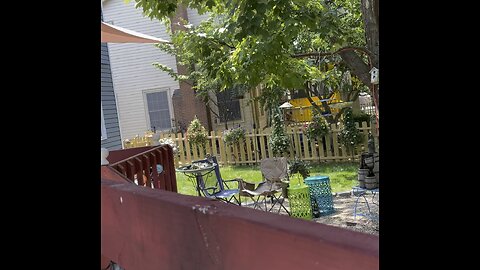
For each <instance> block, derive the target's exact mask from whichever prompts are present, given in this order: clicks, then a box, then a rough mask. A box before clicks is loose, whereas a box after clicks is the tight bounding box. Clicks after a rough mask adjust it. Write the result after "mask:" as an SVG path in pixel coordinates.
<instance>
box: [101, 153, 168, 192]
mask: <svg viewBox="0 0 480 270" xmlns="http://www.w3.org/2000/svg"><path fill="white" fill-rule="evenodd" d="M107 160H108V161H109V162H110V165H109V166H110V167H111V168H113V169H115V170H116V171H118V172H119V173H120V174H122V175H123V176H125V177H126V179H128V180H130V181H131V182H135V181H136V182H137V183H138V185H139V186H147V187H152V186H153V188H156V189H163V190H167V191H173V192H177V180H176V176H175V165H174V157H173V151H172V148H171V147H170V146H169V145H161V146H146V147H139V148H131V149H125V150H116V151H111V152H110V153H109V155H108V157H107ZM157 165H161V166H162V167H163V171H162V172H160V173H159V172H158V171H157Z"/></svg>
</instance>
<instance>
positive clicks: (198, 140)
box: [187, 116, 208, 146]
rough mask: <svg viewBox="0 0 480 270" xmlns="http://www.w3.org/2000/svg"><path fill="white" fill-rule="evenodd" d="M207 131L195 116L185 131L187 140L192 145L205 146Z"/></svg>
mask: <svg viewBox="0 0 480 270" xmlns="http://www.w3.org/2000/svg"><path fill="white" fill-rule="evenodd" d="M207 136H208V134H207V130H206V129H205V127H203V126H202V124H201V123H200V120H198V118H197V116H195V118H194V119H193V120H192V122H190V125H189V126H188V129H187V140H188V142H189V143H190V144H192V145H199V146H205V144H206V143H207Z"/></svg>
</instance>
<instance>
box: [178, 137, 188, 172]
mask: <svg viewBox="0 0 480 270" xmlns="http://www.w3.org/2000/svg"><path fill="white" fill-rule="evenodd" d="M175 142H176V143H177V145H178V151H179V152H180V163H182V165H185V164H187V162H186V158H185V149H184V147H183V138H182V133H178V134H177V139H176V140H175Z"/></svg>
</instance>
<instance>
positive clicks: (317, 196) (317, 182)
mask: <svg viewBox="0 0 480 270" xmlns="http://www.w3.org/2000/svg"><path fill="white" fill-rule="evenodd" d="M305 184H307V185H308V187H309V190H310V198H311V199H312V200H311V204H312V208H313V207H315V206H317V207H318V210H319V212H320V215H328V214H331V213H333V212H335V210H334V208H333V196H332V188H331V187H330V178H328V176H320V175H318V176H310V177H307V178H305Z"/></svg>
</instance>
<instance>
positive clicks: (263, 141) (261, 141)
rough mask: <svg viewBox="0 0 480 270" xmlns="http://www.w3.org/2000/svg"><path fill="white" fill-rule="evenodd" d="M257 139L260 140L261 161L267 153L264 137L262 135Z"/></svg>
mask: <svg viewBox="0 0 480 270" xmlns="http://www.w3.org/2000/svg"><path fill="white" fill-rule="evenodd" d="M259 138H260V156H261V158H262V159H264V158H267V151H266V150H265V136H264V135H263V134H259ZM269 148H270V147H269Z"/></svg>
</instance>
